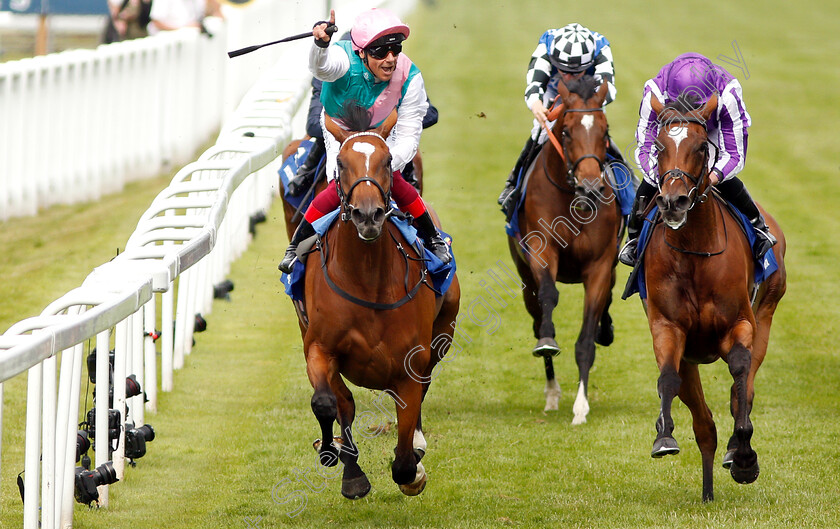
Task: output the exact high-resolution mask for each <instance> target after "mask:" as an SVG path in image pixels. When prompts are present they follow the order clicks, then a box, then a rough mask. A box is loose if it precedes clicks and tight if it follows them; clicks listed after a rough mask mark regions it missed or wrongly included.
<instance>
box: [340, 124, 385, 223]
mask: <svg viewBox="0 0 840 529" xmlns="http://www.w3.org/2000/svg"><path fill="white" fill-rule="evenodd" d="M359 136H374V137H376V138H379V139H380V140H382V142H383V143H384V142H385V138H383V137H382V136H380V135H379V134H377V133H376V132H371V131H366V132H357V133H355V134H351V135H350V136H348V137H347V138H345V139H344V141H343V142H342V143H341V146H340V147H339V152H340V151H341V149H343V148H344V146H345V145H346V144H347V142H348V141H350V140H352V139H353V138H358V137H359ZM388 165H389V166H390V163H389V164H388ZM388 173H389V175H390V185H389V186H388V191H385V189H383V188H382V185H381V184H380V183H379V182H377V181H376V180H375V179H373V178H371V177H369V176H364V177H362V178H359V179H358V180H356V181H355V182H353V183H352V184H351V185H350V189H348V190H347V193H346V194H345V193H344V188H342V186H341V171H339V172H338V177H337V180H338V181H337V182H336V186H335V187H336V189H337V190H338V198H339V200H341V206H342V208H341V220H342V221H343V222H347V221H349V220H350V214H351V213H352V212H353V210H354V209H357V208H356V206H354V205H353V204H352V203H351V202H350V197H351V196H352V195H353V191H354V190H355V189H356V186H358V185H359V184H361V183H362V182H368V183H369V184H370V183H373V185H374V186H376V189H378V190H379V194H380V195H382V199H383V200H384V202H385V208H387V209H386V211H385V218H386V219H387V218H388V217H389V216H390V215H391V214H392V213H393V212H394V208H393V207H391V188H392V187H393V185H394V174H393V173H392V172H391V171H390V167H389V171H388Z"/></svg>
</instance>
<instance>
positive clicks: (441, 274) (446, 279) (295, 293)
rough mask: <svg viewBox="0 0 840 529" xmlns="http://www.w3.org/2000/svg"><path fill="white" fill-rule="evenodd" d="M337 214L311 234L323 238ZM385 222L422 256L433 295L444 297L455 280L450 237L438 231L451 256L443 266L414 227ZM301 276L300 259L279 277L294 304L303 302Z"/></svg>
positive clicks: (322, 220) (303, 271)
mask: <svg viewBox="0 0 840 529" xmlns="http://www.w3.org/2000/svg"><path fill="white" fill-rule="evenodd" d="M392 206H394V207H395V205H394V204H392ZM340 211H341V208H339V209H336V210H335V211H333V212H332V213H329V214H327V215H324V216H323V217H321V218H320V219H318V220H316V221H315V222H314V223H313V224H312V227H313V228H315V232H316V233H317V234H318V235H319V236H321V237H323V235H324V234H325V233H327V231H328V230H329V229H330V226H332V225H333V223H334V222H335V219H337V218H338V214H339V212H340ZM388 221H389V222H392V223H393V224H394V225H396V226H397V228H398V229H399V230H400V233H402V235H403V237H405V240H407V241H413V242H414V245H415V247H416V248H418V249H419V250H420V251H421V252H422V255H424V257H425V259H426V269H427V270H428V271H429V276H430V277H431V278H432V285H433V287H434V289H435V295H436V296H442V295H443V294H445V293H446V291H447V290H449V286H450V285H451V284H452V279H453V278H454V277H455V268H456V267H455V254H454V252H452V237H450V236H449V234H447V233H445V232H444V231H443V230H438V231H439V232H440V235H441V237H443V240H445V241H446V242H447V243H448V244H449V245H450V248H449V251H450V253H452V260H451V261H449V262H448V263H446V264H444V263H443V262H442V261H441V260H440V259H438V258H437V257H435V254H433V253H432V252H431V250H429V249H428V248H425V247H424V246H423V243H422V240H421V239H420V238H419V237H417V230H416V229H415V228H414V226H412V225H411V224H409V223H408V222H407V221H405V220H403V219H400V218H397V217H394V216H393V215H392V216H391V217H389V219H388ZM308 261H309V260H308V259H307V262H308ZM320 265H321V261H320V259H319V260H316V266H320ZM304 277H306V264H305V263H303V262H301V260H300V259H298V260H297V261H295V264H294V266H293V267H292V273H291V274H285V273H284V274H282V276H281V280H282V281H283V285H284V286H285V290H286V294H288V296H289V297H290V298H292V299H293V300H296V301H297V300H302V299H303V288H304Z"/></svg>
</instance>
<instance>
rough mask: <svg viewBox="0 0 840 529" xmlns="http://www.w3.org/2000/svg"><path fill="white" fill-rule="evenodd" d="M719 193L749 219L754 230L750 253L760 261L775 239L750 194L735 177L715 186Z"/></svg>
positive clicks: (774, 242)
mask: <svg viewBox="0 0 840 529" xmlns="http://www.w3.org/2000/svg"><path fill="white" fill-rule="evenodd" d="M715 187H716V188H717V190H718V191H719V192H720V194H721V196H722V197H723V198H725V199H726V200H728V201H729V202H731V203H732V205H733V206H735V207H736V208H738V211H740V212H741V213H743V214H744V215H746V216H747V219H749V221H750V224H752V225H753V228H755V242H754V243H753V247H752V251H753V256H754V257H755V259H756V261H761V259H762V258H763V257H764V254H765V253H767V250H769V249H770V248H772V247H773V245H774V244H776V237H774V236H773V234H772V233H770V229H769V228H768V227H767V224H765V222H764V216H763V215H762V214H761V212H760V211H759V210H758V206H756V205H755V201H753V199H752V197H751V196H750V192H749V191H747V188H746V187H745V186H744V183H743V182H742V181H741V180H739V179H738V178H737V177H732V178H729V179H728V180H726V181H725V182H721V183H720V184H718V185H716V186H715Z"/></svg>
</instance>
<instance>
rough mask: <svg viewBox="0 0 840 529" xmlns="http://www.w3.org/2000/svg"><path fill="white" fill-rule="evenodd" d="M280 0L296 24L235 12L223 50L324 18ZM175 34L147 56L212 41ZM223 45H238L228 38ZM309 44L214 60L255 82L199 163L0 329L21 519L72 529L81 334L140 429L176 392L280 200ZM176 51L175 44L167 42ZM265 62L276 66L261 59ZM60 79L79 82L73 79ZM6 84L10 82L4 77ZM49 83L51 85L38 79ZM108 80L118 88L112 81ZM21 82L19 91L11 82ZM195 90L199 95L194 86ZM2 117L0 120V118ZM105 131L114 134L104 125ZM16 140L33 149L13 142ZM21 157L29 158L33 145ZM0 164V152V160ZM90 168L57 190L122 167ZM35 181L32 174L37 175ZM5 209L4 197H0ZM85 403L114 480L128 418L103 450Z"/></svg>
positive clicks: (97, 457)
mask: <svg viewBox="0 0 840 529" xmlns="http://www.w3.org/2000/svg"><path fill="white" fill-rule="evenodd" d="M414 1H415V0H390V1H385V2H383V1H381V0H371V1H358V0H357V1H349V0H348V1H347V2H341V1H335V0H334V1H332V2H330V4H332V7H334V8H335V9H336V12H337V17H338V19H339V21H341V20H345V21H348V22H347V25H346V26H345V27H344V28H342V27H341V25H340V30H341V31H344V30H345V29H346V28H349V21H352V19H353V18H354V17H355V14H356V13H357V12H359V11H361V10H362V9H366V8H369V7H372V6H376V5H385V6H387V7H390V8H391V9H394V10H395V11H397V12H398V13H400V14H405V13H406V12H407V11H408V10H410V9H411V8H412V7H413V5H414ZM277 4H278V2H273V1H272V0H264V1H262V2H259V1H257V2H255V3H254V4H253V7H249V8H248V9H256V10H258V12H259V13H262V14H263V15H270V14H271V13H272V12H274V13H276V12H277V9H276V5H277ZM279 4H285V5H286V8H285V9H286V11H285V15H287V17H288V18H289V19H293V20H292V22H290V23H281V22H280V21H279V19H260V20H259V22H260V23H259V24H257V26H259V25H262V27H263V28H266V27H268V28H270V32H271V35H262V34H261V33H260V32H259V31H256V28H255V30H254V31H251V30H250V29H249V30H248V31H245V29H243V28H244V26H236V24H234V22H233V20H234V19H235V18H236V17H239V16H244V15H242V14H241V13H237V12H234V13H232V14H231V16H230V17H228V22H227V24H228V26H229V27H228V32H229V33H228V37H229V38H228V43H227V44H226V47H227V49H235V48H237V47H243V46H245V45H248V44H254V43H262V42H267V41H269V40H275V39H276V38H277V37H278V35H279V36H285V35H289V34H294V33H297V32H300V29H294V28H293V27H292V26H293V25H294V24H297V25H298V26H299V25H300V24H303V25H307V24H311V22H312V21H314V20H318V19H319V18H323V14H322V13H321V11H322V10H323V7H322V6H318V5H317V2H294V9H296V10H297V11H296V12H295V13H290V12H289V9H291V7H290V6H289V4H290V3H288V2H279ZM303 4H306V5H305V6H304V5H303ZM311 4H316V5H314V6H313V5H311ZM260 10H262V11H260ZM272 10H273V11H272ZM243 12H244V10H243ZM280 18H281V19H282V18H283V17H282V16H281V17H280ZM275 21H276V23H275ZM301 21H305V22H301ZM235 27H239V31H243V33H242V35H243V39H244V38H247V39H248V40H242V39H240V40H239V41H236V39H233V40H232V39H231V38H230V37H231V36H233V35H234V34H235V31H234V29H233V28H235ZM278 28H279V29H278ZM221 31H225V30H224V29H222V30H221ZM175 33H178V35H176V34H174V33H173V34H172V36H171V37H164V39H165V40H166V39H169V38H171V39H172V41H173V43H169V44H170V45H172V46H174V47H173V48H171V49H169V51H159V52H149V51H146V52H144V53H151V54H154V53H160V54H162V55H161V56H165V55H167V54H177V53H182V52H183V53H193V52H195V53H197V52H196V50H197V49H198V47H199V46H203V45H213V44H211V43H208V42H205V43H203V44H196V41H200V39H204V37H200V36H198V35H195V34H192V35H191V36H187V35H183V34H181V33H185V32H175ZM263 33H264V32H263ZM214 38H215V37H214ZM182 39H183V40H182ZM143 40H152V39H143ZM205 40H206V39H205ZM219 40H220V41H221V40H222V39H219ZM138 42H140V41H138ZM232 42H236V44H231V43H232ZM123 44H126V45H129V46H130V45H132V44H131V43H123ZM309 45H310V44H309V42H308V41H307V40H302V41H299V42H296V43H290V44H286V45H284V46H285V47H283V46H276V47H273V48H275V49H274V52H273V53H274V62H266V61H268V55H267V54H263V55H262V56H261V57H258V56H259V54H260V53H261V52H262V50H261V51H260V52H256V53H254V54H252V55H254V56H255V57H251V58H249V57H248V56H246V57H243V58H241V59H239V58H238V59H236V61H239V62H236V61H231V64H230V65H228V66H225V67H221V66H220V67H221V68H223V69H224V68H226V69H227V70H228V75H230V71H231V69H233V68H234V66H233V64H236V65H237V66H236V67H239V68H245V67H247V65H248V64H249V63H248V61H249V60H250V61H251V63H250V64H251V65H252V66H251V67H252V69H253V70H254V71H257V72H259V74H260V75H259V79H258V81H257V82H256V84H254V83H253V81H251V85H252V86H251V88H250V89H249V90H247V93H245V96H244V98H243V99H242V100H241V103H239V105H238V106H237V107H236V109H235V111H234V112H233V113H232V115H231V116H230V117H229V118H228V119H226V120H225V123H224V125H223V127H222V130H221V133H220V134H219V136H218V139H217V141H216V143H215V145H213V146H212V147H211V148H209V149H208V150H207V151H205V152H204V153H203V154H202V155H201V156H200V157H199V159H198V160H196V161H194V162H192V163H189V164H188V165H186V166H185V167H183V168H182V169H181V170H180V171H178V173H177V174H176V175H175V177H174V178H173V179H172V182H171V183H170V184H169V186H168V187H166V188H165V189H164V190H163V191H161V192H160V193H159V194H158V196H157V197H156V198H155V199H154V200H153V202H152V204H151V206H150V207H149V209H148V210H147V211H146V213H144V214H143V215H142V217H141V218H140V220H139V222H138V224H137V228H136V229H135V231H134V233H133V234H132V235H131V236H130V238H129V240H128V242H127V243H126V248H125V251H124V252H123V253H121V254H120V255H119V256H118V257H116V258H115V259H113V260H112V261H110V262H108V263H106V264H103V265H102V266H100V267H97V268H96V269H94V270H93V271H92V272H91V273H90V274H89V275H88V277H87V278H86V279H85V280H84V282H83V284H82V285H81V286H80V287H78V288H76V289H73V290H71V291H70V292H68V293H67V294H65V295H64V296H62V297H60V298H59V299H57V300H56V301H54V302H53V303H51V304H50V305H49V306H47V307H46V308H45V309H44V310H43V312H42V313H41V315H39V316H36V317H31V318H27V319H24V320H22V321H20V322H18V323H17V324H15V325H13V326H12V327H10V328H9V329H8V330H7V331H6V332H5V333H4V334H3V335H0V440H2V433H3V430H2V426H3V425H2V418H3V416H2V402H3V400H2V399H3V382H5V381H7V380H9V379H11V378H12V377H15V376H17V375H21V374H23V373H24V372H27V404H26V450H25V461H24V470H25V474H24V476H25V488H24V491H25V492H24V506H23V526H24V527H25V528H32V529H35V528H37V527H43V528H52V529H58V528H70V527H72V525H73V509H74V490H75V470H74V469H75V456H76V454H75V441H76V432H77V429H78V425H77V420H78V419H77V418H78V417H79V411H80V407H79V405H80V395H81V391H82V389H81V386H82V380H83V376H87V374H86V373H85V374H84V375H83V369H82V363H83V344H84V342H86V341H88V340H93V341H95V346H96V348H97V350H98V351H100V352H104V351H109V350H114V353H115V356H114V365H113V369H114V375H113V380H114V381H122V380H125V378H126V376H127V375H129V374H134V375H135V376H136V377H137V380H138V382H139V383H140V385H141V387H142V389H143V390H144V391H145V393H146V396H147V398H148V402H146V403H145V406H144V403H143V401H142V399H143V397H142V394H141V395H139V396H136V397H133V398H132V399H130V400H129V399H126V396H125V386H124V385H122V384H121V383H115V384H114V385H113V386H114V396H113V407H114V408H115V409H117V410H118V411H120V414H121V415H120V416H121V419H122V422H124V421H132V422H134V423H135V424H136V425H138V426H139V425H142V424H143V423H144V419H145V417H144V414H145V412H146V411H150V412H155V411H156V410H157V390H158V389H160V390H162V391H171V390H172V389H173V385H174V378H173V370H175V369H178V368H179V367H181V366H183V364H184V357H185V356H186V355H188V354H190V352H191V348H192V336H193V332H194V326H195V315H196V314H198V313H204V314H206V313H209V312H210V310H211V308H212V300H213V285H215V284H218V283H219V282H220V281H222V280H223V279H224V278H225V276H226V274H227V273H228V272H229V266H230V263H231V262H232V261H233V260H234V259H236V258H237V257H239V256H240V255H241V253H242V252H243V251H244V250H245V249H246V247H247V244H248V243H249V242H250V231H251V230H250V229H251V221H252V218H253V217H254V215H255V214H256V213H259V212H265V211H266V210H267V208H268V207H269V206H270V204H271V202H272V200H273V199H274V197H275V196H276V193H277V191H278V187H277V186H278V176H277V169H278V167H279V164H280V159H279V155H280V152H281V150H282V148H283V147H284V146H285V144H286V143H288V141H290V140H291V139H292V137H293V133H302V131H303V122H304V121H305V115H306V110H307V109H306V105H305V103H306V102H307V100H308V99H307V96H308V93H309V81H310V76H309V73H308V71H307V70H306V59H305V58H306V54H307V50H308V47H309ZM110 46H114V45H110ZM110 46H106V47H100V48H99V50H97V52H102V53H103V54H105V55H109V54H111V53H112V51H110V49H109V48H110ZM137 46H141V44H137ZM161 46H164V45H161ZM164 47H165V46H164ZM175 49H178V50H181V51H172V50H175ZM269 49H270V48H269ZM187 50H192V51H187ZM225 51H226V50H225ZM225 59H227V56H226V55H225ZM45 60H47V61H50V60H52V59H45ZM121 60H122V59H121ZM102 61H104V59H102ZM129 62H130V64H132V65H134V66H138V67H144V64H145V63H144V60H139V59H138V60H137V61H134V62H131V61H129ZM96 64H105V62H96V61H95V60H93V59H91V60H90V62H89V63H88V64H87V66H83V67H81V68H87V69H90V70H97V69H98V68H100V66H95V65H96ZM220 64H221V63H220ZM255 64H256V66H255ZM267 64H268V65H271V66H269V67H266V66H265V65H267ZM91 65H94V66H91ZM0 66H2V65H0ZM27 68H29V67H27ZM55 68H57V69H56V70H53V71H61V68H60V67H55ZM67 68H71V69H72V68H75V67H67ZM202 69H204V66H203V65H202ZM130 70H131V67H130V66H125V69H122V70H111V71H113V72H120V73H121V74H125V75H126V76H129V77H137V78H139V77H142V76H132V75H131V71H130ZM196 70H197V69H194V70H193V75H199V76H200V75H201V74H200V73H199V72H198V71H196ZM16 75H20V74H16ZM39 75H41V74H35V75H34V77H36V78H37V77H39ZM57 75H58V74H57ZM61 75H64V74H61ZM13 77H14V76H13ZM24 77H31V75H30V74H29V73H27V74H26V75H23V76H22V77H18V79H23V78H24ZM59 77H60V75H59ZM67 78H68V79H70V78H72V79H76V78H75V77H73V76H70V75H69V74H68V77H67ZM7 79H9V77H2V76H0V105H3V104H6V103H5V99H4V94H7V93H9V92H4V91H3V90H4V89H7V90H8V89H9V86H10V85H9V84H8V81H4V80H7ZM4 82H5V83H6V84H5V85H4V84H2V83H4ZM16 82H18V81H13V83H12V84H14V83H16ZM100 82H102V83H105V84H107V83H108V82H110V83H114V81H113V80H108V81H107V82H106V77H101V78H100ZM240 82H241V80H240V79H239V78H237V80H235V81H231V80H229V78H227V79H226V80H225V83H224V84H225V85H226V88H225V92H226V93H227V94H228V97H229V94H231V93H235V86H234V85H236V84H237V83H240ZM46 84H48V83H44V84H42V85H40V86H45V85H46ZM221 84H222V83H220V84H219V85H217V86H220V85H221ZM68 86H69V85H68ZM73 86H74V88H73V89H74V90H76V91H77V92H84V91H87V90H93V89H94V88H93V87H92V86H91V84H90V83H89V84H85V85H84V86H82V85H81V84H79V85H73ZM109 86H110V87H111V88H113V85H109ZM231 86H234V88H231ZM18 88H19V87H15V89H16V90H17V89H18ZM193 88H194V89H196V90H199V91H201V90H204V89H208V90H213V89H214V88H212V87H207V86H202V85H201V84H196V85H195V86H193ZM97 89H98V88H97ZM42 93H43V92H39V94H42ZM192 96H193V97H197V96H196V94H193V95H192ZM37 101H38V98H33V99H32V100H31V101H29V103H33V102H37ZM205 104H209V103H206V102H205ZM8 107H9V105H8V104H6V107H2V109H3V110H7V109H8ZM50 108H63V107H61V106H58V107H50ZM199 110H200V111H198V110H193V111H191V112H193V113H192V114H190V115H191V117H192V119H190V120H188V121H187V122H186V123H185V124H181V128H179V129H177V131H178V132H177V133H176V132H174V130H176V129H173V131H170V132H171V133H172V139H173V143H172V146H171V149H172V150H173V152H174V151H175V150H177V149H184V147H183V145H182V142H186V143H189V142H190V141H192V138H193V137H194V136H195V134H196V133H195V132H194V131H195V128H198V127H200V126H201V124H206V125H212V124H211V121H213V119H211V118H210V117H209V116H207V115H204V114H203V113H205V112H207V113H210V114H212V112H208V111H207V108H206V107H205V108H203V109H201V108H199ZM44 112H45V115H46V116H48V115H49V113H48V111H44ZM88 118H89V114H88V112H87V111H83V112H80V113H77V114H74V119H76V120H78V121H71V120H69V119H67V120H62V121H60V124H59V125H57V126H56V127H55V128H56V129H59V130H63V131H65V132H67V131H70V133H72V134H75V135H76V136H85V135H87V134H102V131H98V132H95V131H96V130H98V127H100V126H101V125H100V122H98V121H95V120H89V119H88ZM39 119H41V120H42V121H41V122H40V123H42V124H43V123H46V122H48V118H47V117H40V118H39ZM0 121H2V120H0ZM2 126H3V125H2V124H0V127H2ZM76 129H78V130H76ZM4 130H7V129H4ZM56 134H58V133H56ZM111 134H112V135H118V134H116V133H115V132H113V131H111ZM100 137H102V136H100ZM84 145H88V144H84ZM18 146H19V147H21V148H28V147H26V146H23V145H22V144H18ZM53 148H57V147H54V146H53ZM80 148H81V147H78V146H73V147H66V149H68V150H67V154H68V158H67V159H68V160H69V159H75V157H76V156H79V157H81V158H93V159H95V158H98V157H100V156H102V155H100V154H96V153H93V152H92V151H87V152H86V153H85V155H84V156H82V155H81V153H80V152H78V151H77V150H74V149H80ZM185 150H187V149H185ZM28 152H30V154H32V153H33V152H35V151H34V150H33V151H28ZM38 152H43V151H41V150H39V151H38ZM3 153H4V154H5V153H6V151H3ZM137 156H141V155H137ZM146 156H152V157H153V156H154V155H150V154H146ZM1 160H2V155H0V163H5V162H2V161H1ZM15 163H17V164H19V165H12V167H13V168H20V167H22V165H20V162H15ZM51 163H52V162H51ZM58 165H61V164H58ZM56 167H57V166H56V165H52V166H50V169H49V170H45V171H47V172H49V171H52V170H54V169H55V168H56ZM74 167H75V166H74ZM89 167H96V169H95V170H93V171H92V172H91V173H90V174H92V175H97V174H98V175H99V176H97V177H91V176H90V175H87V176H85V175H82V173H83V171H82V172H79V170H78V169H75V171H76V172H75V173H73V175H72V176H71V177H67V178H66V182H67V183H66V187H62V188H60V189H62V190H68V189H70V188H71V187H74V186H78V187H87V186H94V185H98V183H100V182H103V181H106V180H108V181H110V180H111V177H112V172H114V171H118V170H119V167H127V165H120V162H114V161H110V162H108V163H105V162H103V161H101V160H94V163H92V164H90V165H89ZM3 170H4V169H3V168H0V179H2V178H3V176H2V175H3V173H2V171H3ZM27 172H28V171H27ZM105 175H107V178H106V177H105ZM33 180H35V181H38V179H37V178H33ZM27 185H29V184H27ZM50 185H53V184H43V183H39V184H37V185H35V187H33V188H29V190H28V191H25V192H23V194H24V195H26V194H27V193H30V194H31V193H34V194H35V195H39V194H41V192H42V191H44V192H45V193H46V191H47V189H48V188H49V191H50V192H52V191H53V189H52V188H50ZM61 185H65V184H61ZM109 185H111V184H109ZM44 186H46V187H44ZM0 188H2V182H0ZM58 190H59V188H58V187H56V188H55V189H54V191H55V192H59V191H58ZM100 192H101V191H100ZM80 193H81V192H80ZM92 196H98V195H97V194H95V193H94V194H93V195H91V196H88V197H87V199H90V198H91V197H92ZM47 203H50V202H47ZM41 205H43V203H39V205H38V206H36V209H37V207H40V206H41ZM0 207H5V205H3V204H2V203H0ZM156 294H160V295H156ZM158 319H159V320H160V321H161V322H167V324H168V322H174V330H170V331H167V329H162V331H161V339H160V358H161V360H160V362H161V364H160V368H161V380H160V381H158V380H157V367H158V366H157V350H156V344H155V342H154V340H153V338H152V336H151V335H152V333H153V332H154V330H155V322H156V321H157V320H158ZM96 356H97V358H96V366H95V372H96V380H98V381H102V380H108V378H109V373H108V371H109V365H108V364H109V362H108V356H107V355H106V354H97V355H96ZM59 364H60V365H59ZM56 380H57V382H56ZM94 405H95V407H96V410H97V411H96V418H95V425H96V437H95V439H93V440H92V441H93V442H94V445H95V453H94V461H95V465H93V466H96V467H98V466H100V465H102V464H104V463H105V462H107V461H112V463H113V467H114V470H115V472H116V475H117V477H118V478H120V479H121V478H122V477H123V474H124V472H125V455H124V436H125V428H124V425H123V424H121V425H120V426H121V427H120V432H119V436H120V440H119V442H118V448H117V449H116V450H114V451H113V453H112V454H110V455H109V453H108V452H109V450H108V445H109V442H108V435H109V433H108V428H107V426H106V425H107V424H108V419H107V410H108V408H109V404H108V393H107V392H106V391H99V392H97V394H96V397H95V403H94ZM127 405H128V408H129V413H128V415H126V406H127ZM0 446H1V445H0ZM93 466H92V468H93ZM98 493H99V503H100V506H103V507H107V505H108V486H107V485H105V486H100V487H99V488H98Z"/></svg>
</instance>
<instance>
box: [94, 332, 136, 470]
mask: <svg viewBox="0 0 840 529" xmlns="http://www.w3.org/2000/svg"><path fill="white" fill-rule="evenodd" d="M129 344H130V340H129V337H128V320H123V321H121V322H119V323H118V324H117V332H116V338H115V340H114V349H115V351H114V408H115V409H116V410H117V413H119V414H120V425H119V430H120V434H119V440H118V441H117V449H116V450H114V452H113V454H111V457H112V460H113V462H114V470H115V471H116V473H117V479H119V480H120V481H122V479H123V477H124V475H125V455H124V454H125V450H124V449H125V428H124V425H125V421H127V420H128V417H127V415H126V413H125V376H126V372H125V369H126V367H127V365H126V361H127V360H128V354H129V352H128V348H129ZM120 382H122V383H120ZM97 431H98V429H97Z"/></svg>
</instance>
